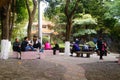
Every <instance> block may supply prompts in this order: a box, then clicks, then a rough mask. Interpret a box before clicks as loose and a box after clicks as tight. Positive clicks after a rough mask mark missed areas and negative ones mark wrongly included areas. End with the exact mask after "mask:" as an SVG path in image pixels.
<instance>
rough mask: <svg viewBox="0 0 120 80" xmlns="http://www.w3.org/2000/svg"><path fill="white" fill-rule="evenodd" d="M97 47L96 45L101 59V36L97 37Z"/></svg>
mask: <svg viewBox="0 0 120 80" xmlns="http://www.w3.org/2000/svg"><path fill="white" fill-rule="evenodd" d="M97 47H98V51H99V55H100V60H102V59H103V52H102V37H99V39H98V40H97Z"/></svg>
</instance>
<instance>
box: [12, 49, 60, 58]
mask: <svg viewBox="0 0 120 80" xmlns="http://www.w3.org/2000/svg"><path fill="white" fill-rule="evenodd" d="M58 54H59V50H57V51H56V55H58ZM52 55H53V50H44V52H38V51H24V52H21V59H43V58H45V57H46V56H52ZM10 57H12V58H18V57H20V54H19V53H18V52H15V51H13V53H12V55H11V56H10Z"/></svg>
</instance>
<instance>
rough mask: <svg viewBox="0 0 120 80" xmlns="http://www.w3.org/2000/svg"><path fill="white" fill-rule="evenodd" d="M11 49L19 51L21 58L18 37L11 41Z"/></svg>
mask: <svg viewBox="0 0 120 80" xmlns="http://www.w3.org/2000/svg"><path fill="white" fill-rule="evenodd" d="M13 51H16V52H19V53H20V58H21V46H20V42H19V39H18V38H16V39H15V42H14V43H13Z"/></svg>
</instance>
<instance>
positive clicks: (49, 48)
mask: <svg viewBox="0 0 120 80" xmlns="http://www.w3.org/2000/svg"><path fill="white" fill-rule="evenodd" d="M45 50H51V45H50V43H49V42H48V41H47V42H46V43H45Z"/></svg>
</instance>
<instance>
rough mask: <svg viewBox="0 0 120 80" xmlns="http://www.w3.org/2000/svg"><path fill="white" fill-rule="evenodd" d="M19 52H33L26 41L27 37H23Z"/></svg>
mask: <svg viewBox="0 0 120 80" xmlns="http://www.w3.org/2000/svg"><path fill="white" fill-rule="evenodd" d="M21 51H34V48H33V46H32V44H31V43H30V41H28V37H24V41H23V42H22V44H21Z"/></svg>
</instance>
